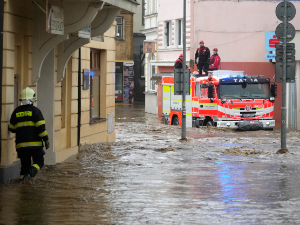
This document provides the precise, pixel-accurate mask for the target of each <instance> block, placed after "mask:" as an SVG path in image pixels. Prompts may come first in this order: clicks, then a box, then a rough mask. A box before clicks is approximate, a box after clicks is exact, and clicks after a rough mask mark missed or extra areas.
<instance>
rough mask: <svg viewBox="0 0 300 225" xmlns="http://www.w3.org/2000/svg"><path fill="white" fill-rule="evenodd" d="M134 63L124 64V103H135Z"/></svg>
mask: <svg viewBox="0 0 300 225" xmlns="http://www.w3.org/2000/svg"><path fill="white" fill-rule="evenodd" d="M133 65H134V62H133V61H128V62H124V98H123V103H125V104H131V103H133V102H134V71H133Z"/></svg>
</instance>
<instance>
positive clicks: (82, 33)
mask: <svg viewBox="0 0 300 225" xmlns="http://www.w3.org/2000/svg"><path fill="white" fill-rule="evenodd" d="M78 37H81V38H88V39H89V38H91V25H87V26H86V27H85V28H83V29H82V30H80V31H78Z"/></svg>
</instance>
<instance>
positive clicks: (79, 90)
mask: <svg viewBox="0 0 300 225" xmlns="http://www.w3.org/2000/svg"><path fill="white" fill-rule="evenodd" d="M77 123H78V124H77V125H78V130H77V145H78V150H80V126H81V125H80V123H81V48H79V49H78V122H77Z"/></svg>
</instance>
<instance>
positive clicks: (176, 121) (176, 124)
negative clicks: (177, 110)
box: [172, 116, 179, 126]
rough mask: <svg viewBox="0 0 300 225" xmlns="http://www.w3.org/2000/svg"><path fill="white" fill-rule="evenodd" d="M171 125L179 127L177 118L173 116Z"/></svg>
mask: <svg viewBox="0 0 300 225" xmlns="http://www.w3.org/2000/svg"><path fill="white" fill-rule="evenodd" d="M172 125H174V126H179V119H178V116H174V117H173V120H172Z"/></svg>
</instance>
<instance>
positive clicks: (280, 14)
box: [276, 2, 296, 21]
mask: <svg viewBox="0 0 300 225" xmlns="http://www.w3.org/2000/svg"><path fill="white" fill-rule="evenodd" d="M295 15H296V8H295V6H294V5H293V4H292V3H290V2H287V10H286V19H287V21H291V20H292V19H294V17H295ZM276 16H277V18H278V19H279V20H281V21H283V19H284V2H281V3H279V4H278V5H277V7H276Z"/></svg>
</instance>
